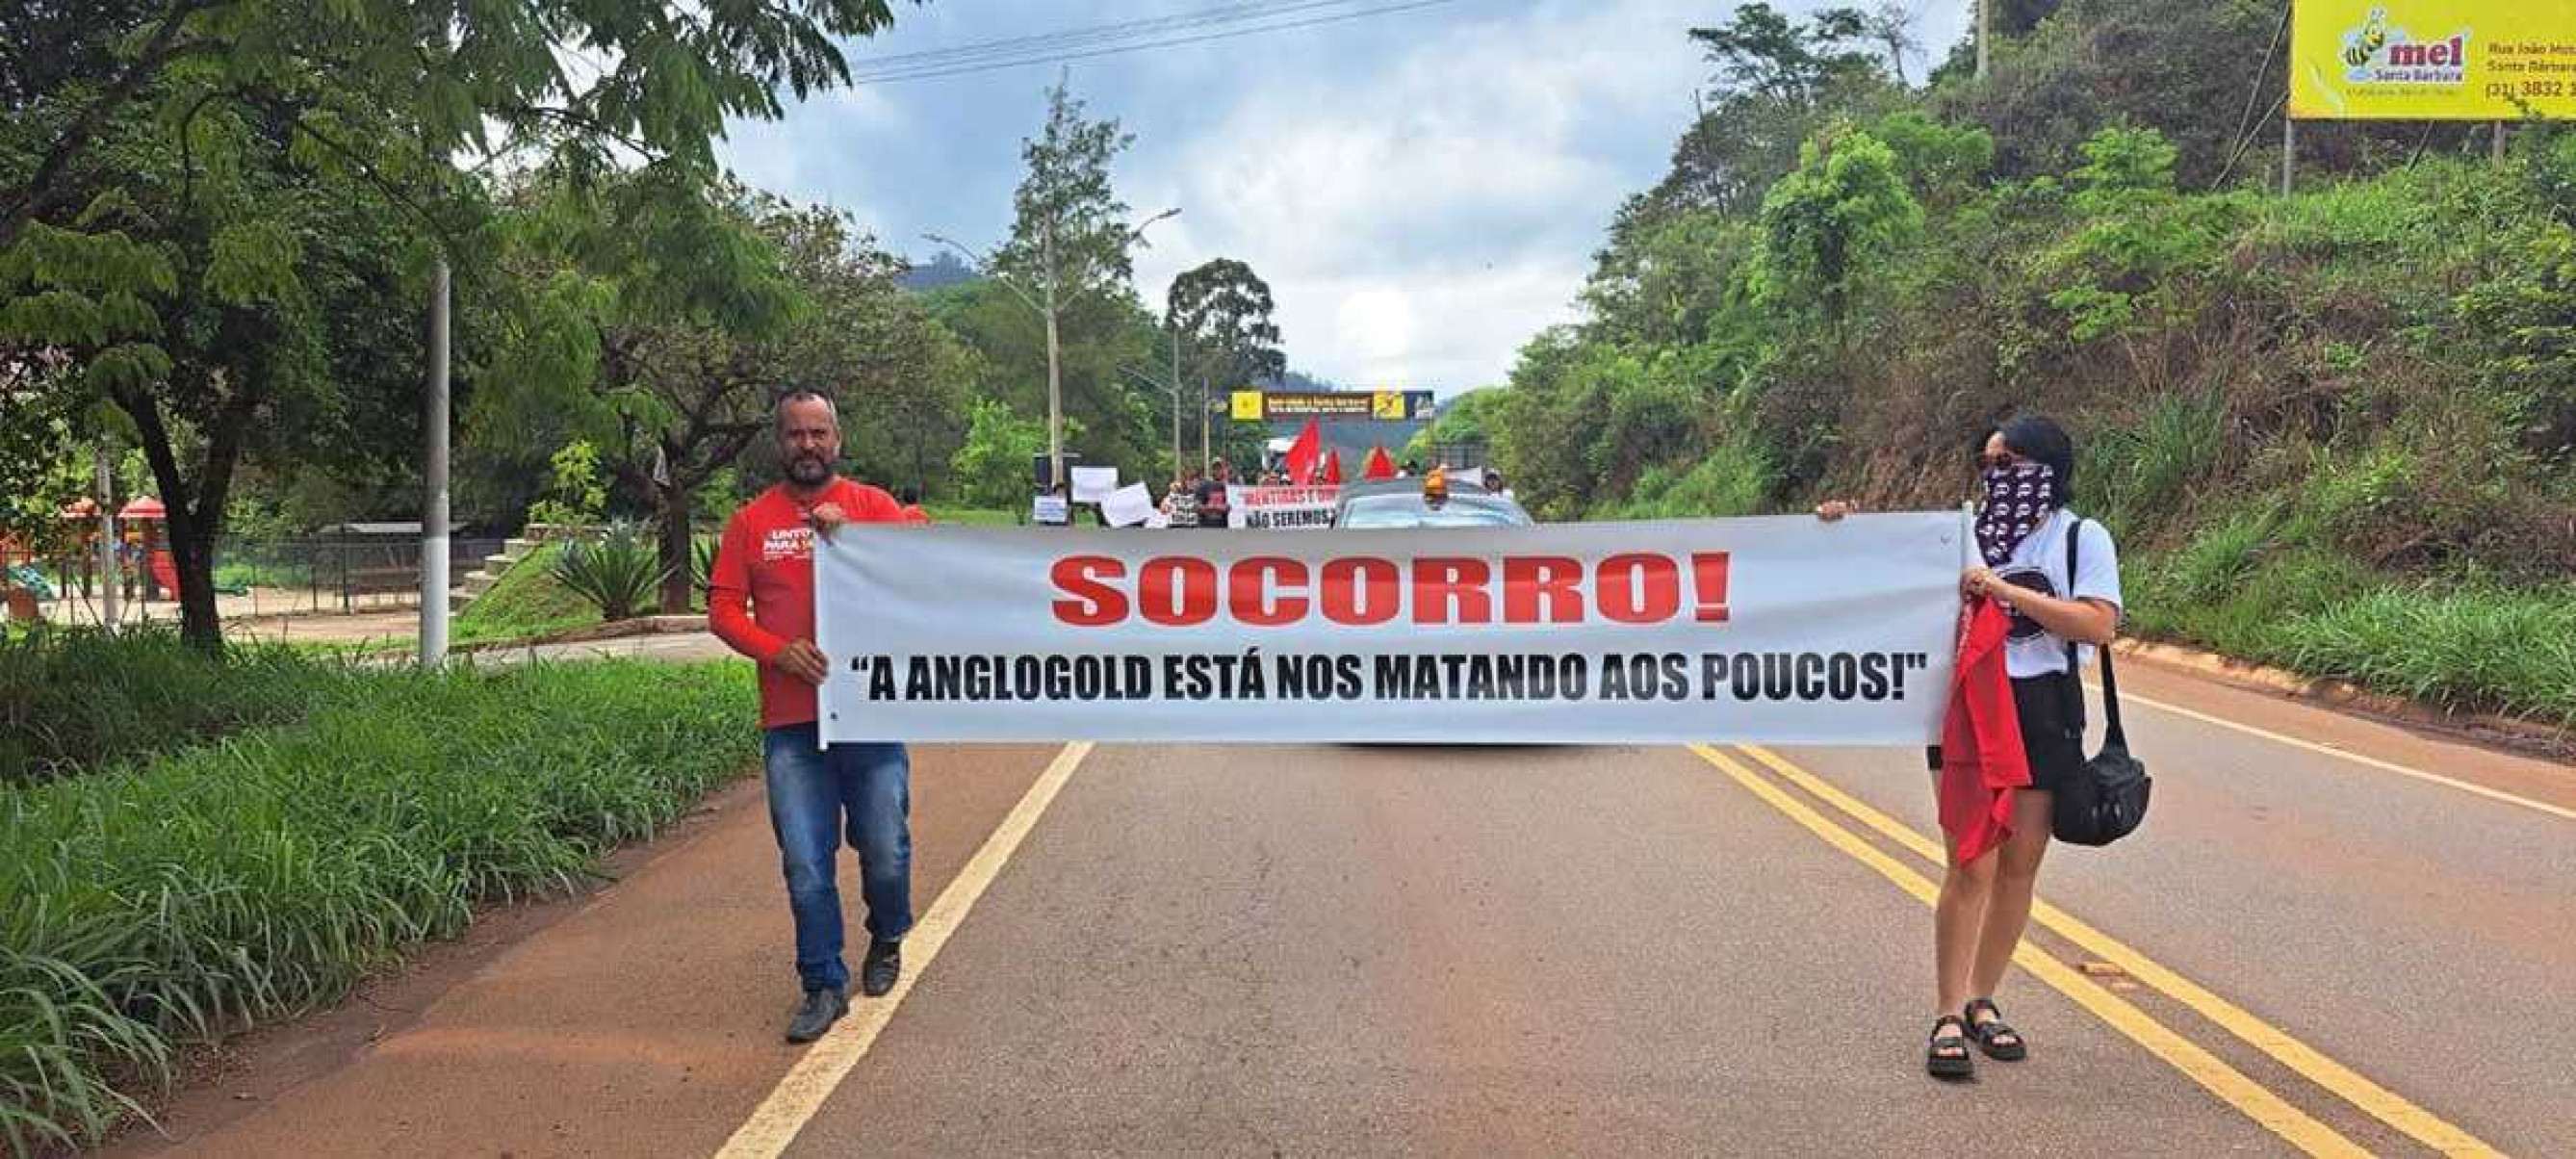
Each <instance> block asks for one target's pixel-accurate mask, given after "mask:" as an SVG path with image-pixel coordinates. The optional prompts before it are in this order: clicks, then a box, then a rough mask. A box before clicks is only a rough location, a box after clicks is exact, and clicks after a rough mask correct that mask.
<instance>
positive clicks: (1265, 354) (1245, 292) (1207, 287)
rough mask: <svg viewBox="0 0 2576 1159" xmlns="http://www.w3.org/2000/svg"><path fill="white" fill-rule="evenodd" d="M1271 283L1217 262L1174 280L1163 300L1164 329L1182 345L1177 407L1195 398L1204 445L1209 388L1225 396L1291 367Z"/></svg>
mask: <svg viewBox="0 0 2576 1159" xmlns="http://www.w3.org/2000/svg"><path fill="white" fill-rule="evenodd" d="M1273 308H1274V304H1273V303H1272V301H1271V297H1270V284H1269V283H1268V282H1264V281H1262V280H1261V276H1260V275H1258V274H1255V273H1253V272H1252V267H1251V266H1248V265H1245V264H1244V263H1242V262H1240V261H1237V260H1235V259H1233V258H1217V259H1215V260H1213V261H1209V262H1206V263H1204V264H1201V265H1199V266H1197V267H1195V268H1192V269H1189V270H1184V271H1182V272H1181V274H1180V275H1179V276H1177V277H1175V278H1173V279H1172V287H1171V290H1170V292H1169V293H1168V294H1166V295H1165V298H1164V309H1163V325H1164V328H1165V330H1166V331H1167V332H1168V333H1170V334H1172V335H1174V336H1176V337H1177V338H1178V339H1179V341H1180V348H1181V357H1180V360H1179V363H1180V364H1179V366H1178V367H1177V368H1176V370H1177V371H1178V373H1179V374H1180V381H1179V382H1176V383H1173V384H1172V387H1173V395H1174V400H1175V401H1174V405H1175V407H1177V406H1178V403H1179V401H1180V400H1182V399H1187V398H1196V399H1197V400H1198V412H1199V434H1200V439H1201V443H1202V445H1203V446H1204V445H1206V444H1207V442H1208V433H1209V432H1208V427H1209V424H1210V423H1211V422H1213V421H1214V420H1213V419H1212V418H1211V417H1210V408H1211V406H1212V403H1211V401H1210V399H1209V390H1210V388H1211V387H1213V388H1214V389H1215V390H1216V391H1219V392H1222V391H1227V390H1231V389H1232V388H1234V387H1236V386H1240V385H1242V384H1243V383H1245V382H1247V381H1250V380H1255V379H1265V378H1272V377H1275V376H1277V375H1279V374H1282V373H1284V372H1286V371H1287V369H1288V356H1287V355H1286V354H1285V353H1283V352H1282V351H1281V350H1280V349H1279V326H1278V324H1276V323H1274V322H1272V321H1271V311H1272V309H1273ZM1180 437H1181V436H1180V427H1179V422H1178V420H1177V415H1176V418H1175V421H1174V424H1173V430H1172V443H1173V448H1172V455H1173V460H1174V463H1173V465H1174V469H1175V473H1176V474H1177V473H1178V467H1179V458H1180Z"/></svg>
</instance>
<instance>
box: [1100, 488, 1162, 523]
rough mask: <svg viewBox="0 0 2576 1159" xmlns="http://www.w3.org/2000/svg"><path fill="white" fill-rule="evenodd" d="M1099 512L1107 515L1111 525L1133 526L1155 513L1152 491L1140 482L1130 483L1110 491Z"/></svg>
mask: <svg viewBox="0 0 2576 1159" xmlns="http://www.w3.org/2000/svg"><path fill="white" fill-rule="evenodd" d="M1100 512H1101V514H1103V515H1106V516H1108V517H1109V525H1110V526H1111V527H1134V526H1136V525H1137V524H1139V523H1143V522H1145V521H1146V520H1148V519H1151V518H1153V517H1154V515H1155V514H1156V512H1155V509H1154V493H1153V492H1152V491H1151V490H1148V489H1147V488H1146V486H1145V485H1144V484H1142V483H1130V484H1128V485H1127V486H1124V487H1121V488H1119V489H1117V490H1115V491H1112V492H1110V493H1109V496H1108V498H1107V499H1106V500H1105V501H1104V502H1102V503H1101V505H1100Z"/></svg>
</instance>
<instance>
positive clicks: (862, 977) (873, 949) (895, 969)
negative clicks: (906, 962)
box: [859, 940, 903, 998]
mask: <svg viewBox="0 0 2576 1159" xmlns="http://www.w3.org/2000/svg"><path fill="white" fill-rule="evenodd" d="M902 976H903V943H902V942H879V941H873V940H872V941H870V942H869V943H868V956H867V958H866V960H864V961H862V962H860V963H859V989H860V991H861V992H863V993H865V994H866V995H867V996H868V997H870V998H883V997H885V995H886V991H889V990H892V989H894V980H895V979H897V978H900V977H902Z"/></svg>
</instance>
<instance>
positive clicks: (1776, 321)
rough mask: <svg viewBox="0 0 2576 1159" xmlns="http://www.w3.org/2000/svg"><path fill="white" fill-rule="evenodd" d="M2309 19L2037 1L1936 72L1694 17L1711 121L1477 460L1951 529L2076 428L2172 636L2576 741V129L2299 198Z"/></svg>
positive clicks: (2346, 173)
mask: <svg viewBox="0 0 2576 1159" xmlns="http://www.w3.org/2000/svg"><path fill="white" fill-rule="evenodd" d="M2278 20H2279V7H2278V5H2276V4H2253V3H2219V4H2211V3H2206V2H2204V0H2065V2H2064V3H2039V4H2022V5H2014V6H2011V10H2010V11H2008V12H2001V13H1998V22H1999V25H2000V36H2001V38H2002V39H2001V41H2000V42H1999V43H1998V45H1997V46H1996V47H1997V52H1996V56H1995V62H1994V66H1993V70H1992V72H1991V74H1990V75H1989V76H1988V77H1986V78H1984V79H1979V78H1977V77H1975V76H1974V70H1973V67H1972V64H1971V62H1970V61H1969V60H1967V59H1966V58H1964V57H1953V58H1952V60H1951V61H1950V62H1949V63H1947V64H1945V65H1943V66H1942V67H1941V68H1940V69H1938V70H1936V71H1935V72H1934V74H1933V75H1932V77H1931V78H1930V80H1929V81H1928V82H1926V83H1906V82H1905V81H1904V80H1902V79H1901V78H1900V77H1899V75H1898V74H1897V72H1896V70H1895V69H1894V68H1893V67H1892V65H1891V61H1890V58H1889V57H1888V56H1887V55H1886V52H1885V44H1884V39H1883V38H1879V37H1876V36H1875V35H1874V34H1872V33H1871V32H1870V31H1869V30H1868V29H1867V28H1865V27H1864V25H1863V23H1862V22H1860V21H1859V20H1858V18H1853V19H1842V18H1839V17H1838V16H1836V15H1835V14H1833V13H1825V14H1820V15H1814V16H1806V17H1791V16H1788V15H1785V14H1783V13H1781V12H1778V11H1776V10H1774V9H1772V8H1770V7H1767V6H1764V5H1758V4H1756V5H1745V6H1742V7H1739V8H1737V9H1736V10H1735V12H1734V13H1733V15H1732V18H1731V19H1728V20H1725V21H1723V22H1721V23H1719V24H1717V25H1715V26H1713V27H1709V28H1702V29H1698V30H1694V31H1693V32H1692V33H1691V36H1692V38H1693V39H1694V41H1695V42H1697V43H1698V44H1699V45H1700V46H1701V47H1702V48H1703V49H1704V50H1705V51H1706V52H1707V54H1708V59H1709V62H1710V66H1711V70H1712V76H1711V78H1710V81H1709V84H1710V86H1711V90H1710V91H1711V93H1712V94H1713V99H1712V100H1711V101H1710V103H1709V104H1708V105H1707V111H1706V114H1705V115H1704V116H1703V117H1702V118H1701V120H1700V121H1699V122H1698V123H1697V124H1695V125H1694V126H1693V127H1692V128H1691V129H1690V131H1689V132H1687V133H1686V134H1684V136H1683V137H1682V139H1681V140H1680V141H1679V142H1678V143H1677V144H1676V146H1675V151H1674V161H1673V166H1672V170H1671V172H1670V174H1669V175H1668V176H1666V177H1665V178H1664V179H1663V180H1662V181H1661V182H1659V183H1658V184H1657V185H1655V186H1654V187H1653V188H1651V189H1649V190H1646V191H1643V192H1640V193H1639V194H1637V195H1636V196H1634V197H1633V198H1631V199H1630V200H1629V202H1628V203H1627V204H1626V206H1625V207H1624V208H1623V209H1622V210H1621V211H1620V213H1619V215H1618V218H1617V220H1616V221H1615V222H1614V223H1613V225H1612V228H1611V230H1610V235H1609V239H1608V244H1607V245H1606V247H1605V248H1604V249H1603V251H1602V252H1601V254H1600V256H1599V260H1598V265H1597V267H1596V269H1595V271H1594V273H1593V275H1592V277H1591V279H1590V281H1589V282H1588V283H1587V285H1586V286H1585V288H1584V289H1583V291H1582V294H1581V296H1580V302H1579V305H1580V307H1581V316H1582V320H1581V321H1579V322H1578V323H1576V324H1573V325H1570V326H1565V327H1559V328H1555V329H1551V330H1549V331H1546V332H1544V333H1542V334H1540V335H1539V336H1537V337H1536V338H1535V339H1533V340H1532V341H1531V342H1530V343H1529V344H1528V345H1527V346H1525V347H1524V348H1523V350H1522V351H1521V355H1520V359H1519V363H1518V365H1517V367H1516V368H1515V370H1514V372H1513V374H1512V376H1511V381H1510V383H1509V384H1508V385H1507V386H1505V387H1503V388H1502V389H1500V390H1494V391H1487V392H1479V395H1480V398H1479V406H1478V407H1477V415H1476V417H1477V419H1478V422H1477V424H1476V425H1478V426H1479V427H1481V428H1482V429H1481V430H1480V431H1479V432H1476V433H1481V434H1483V435H1485V436H1486V437H1488V438H1490V440H1491V442H1492V444H1493V450H1494V453H1495V456H1496V458H1497V460H1498V462H1499V465H1500V466H1501V467H1502V469H1503V470H1504V471H1505V472H1506V474H1507V476H1508V477H1509V478H1510V479H1511V480H1512V482H1513V485H1514V486H1515V487H1516V488H1517V489H1518V490H1519V492H1520V493H1521V494H1522V495H1523V496H1524V497H1525V498H1527V499H1528V500H1529V501H1530V502H1532V503H1533V505H1534V506H1536V507H1537V508H1538V509H1539V511H1540V513H1541V514H1542V515H1543V516H1545V517H1549V518H1557V519H1569V518H1642V517H1654V516H1676V515H1727V514H1739V513H1750V512H1758V511H1780V510H1801V509H1804V508H1806V507H1807V506H1809V505H1811V504H1812V503H1813V502H1814V501H1816V500H1818V499H1821V498H1824V497H1828V496H1844V497H1851V498H1856V499H1860V500H1862V501H1864V502H1865V503H1867V504H1869V505H1871V506H1874V507H1878V508H1881V509H1885V508H1889V507H1894V506H1913V507H1947V506H1951V505H1954V504H1956V503H1958V502H1959V501H1960V500H1962V499H1963V498H1965V497H1966V494H1967V492H1966V487H1967V484H1968V483H1969V480H1970V477H1971V474H1972V466H1971V462H1970V454H1971V447H1972V444H1973V443H1974V442H1975V441H1976V440H1977V439H1978V438H1980V437H1981V436H1982V434H1983V433H1984V432H1985V431H1986V430H1987V429H1988V428H1989V426H1990V425H1991V424H1994V423H1996V422H1998V421H2000V420H2002V419H2004V418H2007V417H2009V416H2010V415H2012V414H2013V413H2015V412H2018V411H2038V412H2043V413H2048V414H2051V415H2054V416H2056V417H2058V418H2059V419H2061V420H2062V421H2064V422H2065V423H2066V424H2067V426H2068V428H2069V429H2070V430H2071V431H2072V432H2074V434H2075V436H2076V438H2077V440H2078V443H2079V444H2080V445H2081V446H2082V447H2083V458H2082V462H2081V464H2080V468H2079V472H2078V475H2079V477H2078V480H2077V489H2078V506H2079V508H2080V509H2081V510H2083V511H2084V512H2085V513H2086V514H2088V515H2091V516H2093V517H2095V518H2099V519H2101V520H2102V521H2103V522H2105V523H2106V524H2108V525H2109V526H2110V527H2111V528H2112V530H2113V531H2114V532H2115V533H2116V534H2117V536H2118V538H2119V540H2120V542H2121V545H2122V547H2123V549H2124V550H2123V564H2124V570H2125V571H2126V580H2127V585H2126V586H2127V590H2128V595H2129V603H2130V611H2131V623H2130V626H2131V628H2132V629H2133V630H2134V631H2137V632H2140V633H2143V634H2146V635H2149V636H2154V637H2158V638H2162V639H2167V640H2173V641H2178V642H2183V643H2188V644H2193V645H2198V646H2201V647H2206V648H2210V649H2214V650H2216V651H2219V652H2223V653H2226V654H2229V655H2232V656H2237V657H2241V658H2245V659H2249V660H2257V661H2265V662H2270V663H2274V664H2278V665H2283V666H2287V667H2290V668H2293V669H2296V670H2298V671H2300V672H2303V673H2306V674H2309V675H2312V676H2322V677H2336V678H2343V679H2348V680H2352V681H2355V682H2357V683H2360V684H2363V685H2366V686H2369V687H2373V688H2377V689H2382V690H2386V691H2390V692H2395V693H2400V694H2404V695H2409V696H2415V697H2420V698H2423V699H2426V700H2429V701H2432V702H2435V703H2439V704H2444V705H2449V706H2453V707H2457V708H2466V709H2486V710H2497V711H2503V712H2507V713H2513V714H2517V715H2521V716H2526V717H2531V718H2536V719H2540V720H2543V721H2546V722H2550V723H2553V724H2576V631H2571V630H2570V628H2571V625H2576V587H2571V586H2570V585H2569V583H2568V579H2567V577H2569V576H2570V575H2576V452H2571V441H2576V338H2572V337H2571V335H2576V292H2571V291H2576V136H2570V135H2568V134H2566V133H2563V132H2552V131H2549V130H2547V129H2545V128H2544V127H2541V126H2520V127H2517V129H2516V130H2515V133H2514V135H2513V138H2512V142H2511V148H2510V150H2509V152H2508V155H2507V157H2506V159H2505V161H2504V162H2503V163H2502V164H2501V165H2500V166H2499V165H2497V164H2495V163H2493V162H2491V160H2490V159H2489V157H2488V155H2487V146H2488V144H2489V138H2488V136H2487V131H2486V129H2485V127H2484V126H2478V127H2475V129H2474V130H2473V131H2472V130H2471V129H2467V128H2462V127H2458V126H2438V125H2437V126H2426V125H2403V126H2398V125H2312V126H2306V127H2303V131H2302V133H2301V139H2302V141H2303V142H2304V143H2305V144H2304V145H2303V152H2302V157H2301V172H2302V174H2303V176H2302V179H2301V183H2300V185H2299V187H2298V189H2297V191H2296V192H2295V195H2293V196H2290V197H2286V198H2285V197H2282V196H2280V195H2279V193H2278V190H2277V188H2276V183H2277V175H2278V173H2279V163H2280V157H2279V155H2278V152H2277V149H2276V147H2275V146H2273V145H2272V144H2271V143H2272V142H2276V141H2278V139H2279V137H2280V124H2279V121H2278V119H2277V116H2272V117H2268V118H2267V116H2266V115H2264V114H2263V108H2264V106H2265V105H2266V104H2267V103H2269V101H2270V100H2271V99H2272V97H2273V96H2275V95H2277V94H2278V93H2279V92H2280V91H2281V87H2282V83H2283V78H2282V72H2281V70H2282V64H2281V61H2280V58H2279V57H2278V56H2277V55H2275V56H2273V57H2271V60H2270V64H2269V65H2268V66H2267V69H2266V71H2265V72H2264V73H2263V74H2262V75H2261V76H2260V77H2259V78H2258V77H2257V76H2255V75H2254V74H2252V73H2249V72H2248V71H2247V70H2246V69H2245V68H2244V67H2243V66H2244V65H2245V64H2248V63H2253V62H2258V61H2263V60H2265V59H2266V55H2265V46H2266V44H2267V43H2269V42H2270V38H2271V36H2272V34H2273V32H2274V30H2275V27H2276V25H2277V23H2278ZM2145 44H2153V45H2155V46H2157V47H2156V50H2155V51H2134V50H2131V49H2124V48H2122V46H2136V45H2145ZM2249 100H2250V101H2251V102H2252V103H2251V104H2250V106H2249ZM2267 153H2268V155H2267ZM1484 395H1491V396H1492V397H1491V398H1490V399H1486V398H1483V397H1481V396H1484Z"/></svg>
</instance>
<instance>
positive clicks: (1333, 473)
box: [1317, 448, 1342, 487]
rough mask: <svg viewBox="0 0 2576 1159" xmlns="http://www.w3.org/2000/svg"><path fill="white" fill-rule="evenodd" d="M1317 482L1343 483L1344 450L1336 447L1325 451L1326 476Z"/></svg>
mask: <svg viewBox="0 0 2576 1159" xmlns="http://www.w3.org/2000/svg"><path fill="white" fill-rule="evenodd" d="M1317 482H1320V483H1323V484H1325V485H1327V486H1332V487H1339V486H1341V485H1342V452H1341V451H1340V449H1338V448H1336V449H1334V450H1331V451H1326V452H1325V453H1324V477H1323V478H1322V479H1320V480H1317Z"/></svg>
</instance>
